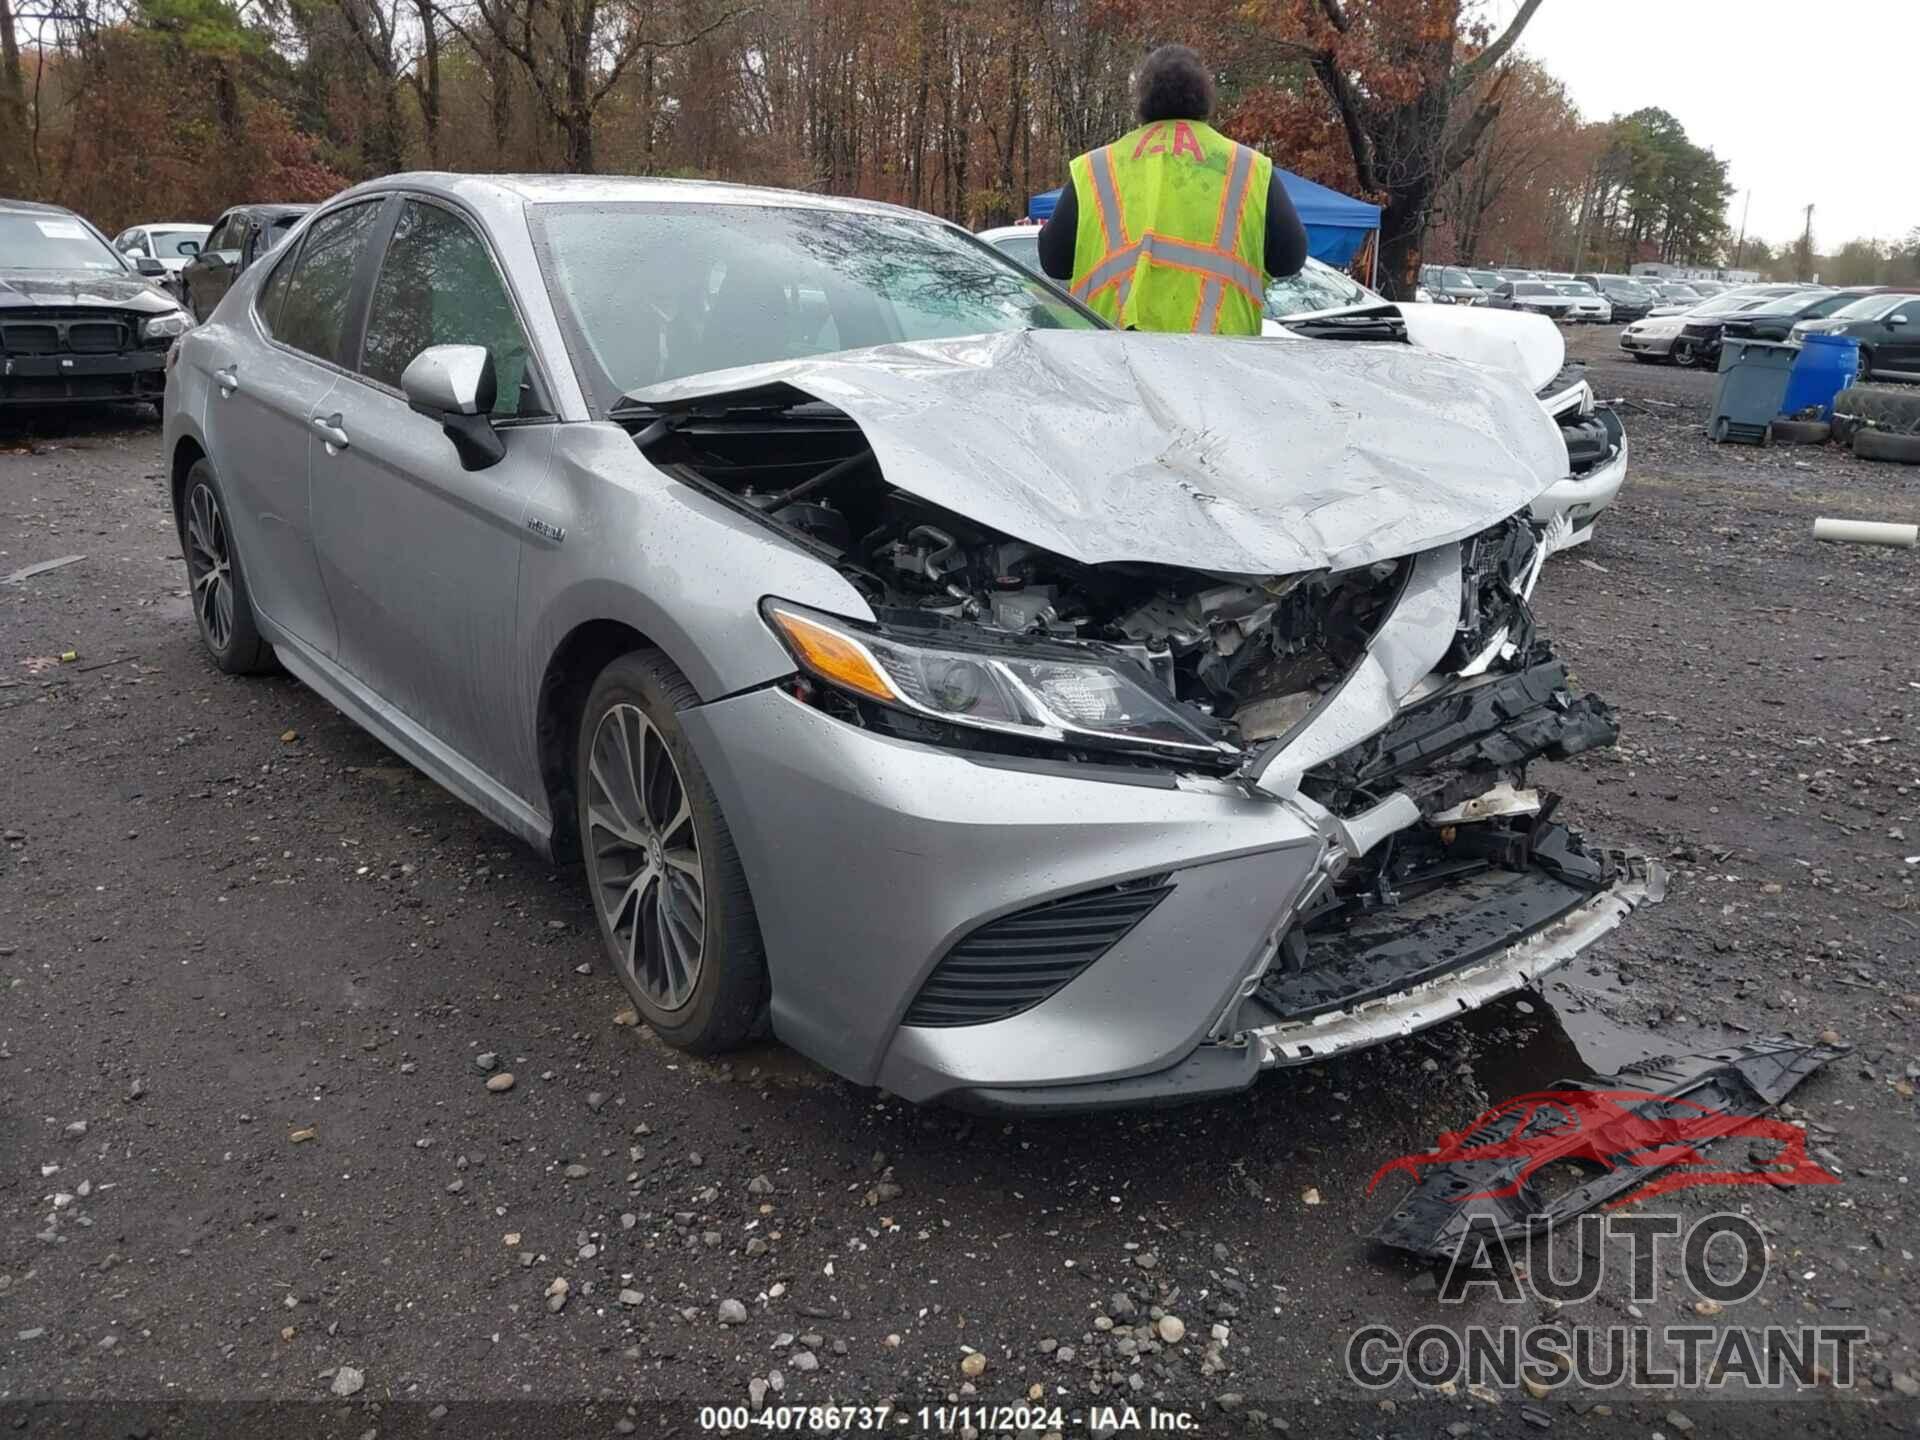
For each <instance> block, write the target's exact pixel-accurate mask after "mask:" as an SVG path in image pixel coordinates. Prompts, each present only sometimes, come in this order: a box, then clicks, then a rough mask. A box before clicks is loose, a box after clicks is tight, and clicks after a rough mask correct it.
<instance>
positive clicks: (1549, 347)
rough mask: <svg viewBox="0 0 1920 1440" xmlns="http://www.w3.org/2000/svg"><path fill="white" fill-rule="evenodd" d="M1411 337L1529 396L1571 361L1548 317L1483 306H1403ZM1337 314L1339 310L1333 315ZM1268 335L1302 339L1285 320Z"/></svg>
mask: <svg viewBox="0 0 1920 1440" xmlns="http://www.w3.org/2000/svg"><path fill="white" fill-rule="evenodd" d="M1395 308H1396V309H1398V310H1399V312H1400V318H1401V319H1403V320H1405V321H1406V322H1407V339H1408V340H1410V341H1412V342H1413V343H1414V344H1415V345H1418V346H1419V347H1420V348H1421V349H1422V350H1431V351H1433V352H1434V353H1436V354H1439V355H1450V356H1452V357H1453V358H1454V359H1455V360H1469V361H1472V362H1473V363H1474V364H1476V365H1488V366H1491V367H1492V368H1494V369H1496V370H1499V371H1502V372H1504V373H1505V374H1508V375H1511V376H1512V377H1513V378H1514V379H1516V380H1518V381H1519V382H1520V383H1521V384H1523V385H1525V386H1526V387H1527V390H1528V391H1529V392H1530V393H1536V392H1538V391H1539V389H1540V387H1541V386H1542V385H1545V384H1546V383H1547V382H1548V381H1549V380H1551V379H1553V377H1554V376H1556V375H1558V374H1559V373H1560V370H1561V367H1563V366H1564V365H1565V364H1566V363H1567V342H1566V339H1565V338H1564V337H1563V336H1562V335H1561V334H1560V330H1559V327H1558V326H1556V325H1555V324H1554V323H1553V321H1551V320H1549V319H1547V317H1546V316H1544V315H1534V314H1530V313H1528V312H1526V311H1523V310H1490V309H1488V308H1487V307H1486V306H1484V305H1473V306H1467V305H1400V306H1396V307H1395ZM1328 313H1338V312H1328ZM1261 333H1262V334H1264V335H1284V336H1286V337H1288V338H1290V339H1298V338H1299V337H1298V336H1296V335H1295V334H1294V332H1293V331H1291V330H1289V329H1287V328H1286V323H1285V322H1284V321H1274V320H1268V321H1266V322H1265V323H1264V324H1263V325H1262V326H1261Z"/></svg>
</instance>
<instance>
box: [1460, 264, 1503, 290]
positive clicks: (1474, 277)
mask: <svg viewBox="0 0 1920 1440" xmlns="http://www.w3.org/2000/svg"><path fill="white" fill-rule="evenodd" d="M1467 278H1468V279H1469V280H1471V281H1473V283H1474V284H1475V285H1477V286H1479V287H1480V288H1481V289H1482V290H1484V291H1486V292H1487V294H1489V295H1491V294H1492V293H1493V292H1494V289H1495V288H1496V287H1497V286H1498V285H1499V284H1500V279H1501V276H1500V272H1499V271H1498V270H1487V269H1482V268H1481V267H1479V266H1469V267H1467Z"/></svg>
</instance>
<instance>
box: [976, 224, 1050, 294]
mask: <svg viewBox="0 0 1920 1440" xmlns="http://www.w3.org/2000/svg"><path fill="white" fill-rule="evenodd" d="M980 238H981V239H982V240H984V241H986V242H987V244H989V245H991V246H993V248H994V249H996V250H998V251H999V252H1000V253H1001V254H1002V255H1008V256H1011V257H1012V258H1013V259H1015V260H1018V261H1019V262H1020V263H1021V264H1022V265H1024V266H1026V268H1027V269H1029V270H1031V271H1032V272H1033V273H1034V274H1036V275H1038V276H1039V277H1040V278H1041V279H1042V280H1045V281H1046V282H1047V283H1048V284H1050V285H1054V284H1058V283H1059V282H1057V281H1056V280H1054V279H1053V277H1052V276H1050V275H1048V274H1047V272H1046V271H1044V270H1042V269H1041V268H1040V227H1039V226H1038V225H996V226H994V227H993V228H992V229H990V230H982V231H981V232H980ZM1061 288H1063V289H1064V288H1065V287H1064V286H1062V287H1061Z"/></svg>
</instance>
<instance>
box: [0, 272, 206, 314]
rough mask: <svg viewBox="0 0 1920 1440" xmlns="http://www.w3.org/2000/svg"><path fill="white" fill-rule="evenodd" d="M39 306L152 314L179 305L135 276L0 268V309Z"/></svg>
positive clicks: (175, 307) (160, 312)
mask: <svg viewBox="0 0 1920 1440" xmlns="http://www.w3.org/2000/svg"><path fill="white" fill-rule="evenodd" d="M42 305H76V306H98V307H99V308H101V309H103V310H108V309H110V310H145V311H147V312H149V313H150V314H156V315H157V314H162V313H164V312H166V311H169V310H177V309H179V308H180V307H179V305H178V303H177V302H176V301H175V300H174V299H173V298H172V297H171V296H169V295H167V294H166V293H165V292H163V291H161V290H158V289H156V288H155V287H154V286H153V285H152V284H151V283H150V282H149V281H147V280H145V279H143V278H141V277H139V276H135V275H126V274H119V275H116V274H114V273H112V272H111V271H104V270H6V269H0V310H21V309H26V308H27V307H29V306H42Z"/></svg>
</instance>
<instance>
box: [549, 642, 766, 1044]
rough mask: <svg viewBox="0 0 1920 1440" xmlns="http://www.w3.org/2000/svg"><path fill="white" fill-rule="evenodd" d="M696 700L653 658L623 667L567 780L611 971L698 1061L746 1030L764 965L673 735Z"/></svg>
mask: <svg viewBox="0 0 1920 1440" xmlns="http://www.w3.org/2000/svg"><path fill="white" fill-rule="evenodd" d="M698 701H699V696H698V695H697V694H696V693H695V691H694V688H693V686H692V685H690V684H689V683H688V682H687V679H686V677H685V676H683V675H682V674H681V673H680V672H679V671H678V670H676V669H675V668H674V667H673V665H672V664H671V663H670V662H669V661H668V660H667V659H666V658H665V657H664V656H662V655H661V654H659V652H657V651H652V650H637V651H635V652H633V653H632V654H630V655H623V656H621V657H620V658H619V659H618V660H615V661H614V662H613V663H612V664H610V665H608V666H607V668H606V669H605V670H603V671H601V672H600V678H599V679H598V680H596V681H595V682H594V686H593V690H592V692H591V693H590V694H589V695H588V697H587V705H586V711H585V713H584V715H583V716H582V717H581V723H580V734H579V738H578V743H577V748H576V754H575V766H576V768H575V772H574V773H575V774H576V776H577V777H578V783H577V784H576V786H575V789H576V791H577V792H578V800H577V802H576V803H577V807H578V809H577V819H578V822H579V829H580V848H581V851H582V854H583V856H584V858H585V862H586V868H587V883H588V885H589V887H590V888H591V889H592V891H593V908H594V917H595V919H596V921H597V922H598V924H599V928H600V939H601V942H602V944H603V945H605V947H606V950H607V954H608V956H609V957H610V958H611V960H612V962H613V968H614V972H615V973H616V974H617V975H619V977H620V981H621V983H622V984H623V985H625V986H626V988H627V993H628V994H629V995H631V996H632V997H633V1002H634V1006H635V1008H636V1009H638V1010H639V1012H640V1014H641V1016H642V1017H643V1018H644V1019H645V1020H646V1021H647V1023H648V1024H649V1025H651V1026H653V1028H654V1029H655V1030H656V1031H657V1032H658V1033H659V1035H660V1037H661V1039H663V1040H665V1041H667V1042H668V1043H669V1044H671V1045H674V1046H677V1047H679V1048H680V1049H682V1050H690V1051H692V1052H694V1053H696V1054H707V1053H711V1052H713V1051H716V1050H725V1049H728V1048H730V1047H732V1046H735V1045H738V1044H740V1043H741V1042H742V1041H743V1040H746V1039H747V1038H748V1037H750V1036H751V1035H752V1034H753V1033H754V1030H755V1028H756V1026H757V1025H758V1023H759V1020H760V1016H761V1012H762V1010H763V1009H764V1007H765V1003H766V996H767V965H766V955H765V951H764V950H763V948H762V946H761V942H760V927H759V923H758V921H757V920H756V919H755V917H754V913H753V900H752V897H751V896H750V895H749V893H748V891H747V880H746V872H745V871H744V869H743V868H742V867H741V864H740V857H739V855H738V853H737V852H736V851H735V849H734V845H733V836H732V834H731V832H729V830H728V829H727V822H726V819H725V817H724V816H722V815H721V813H720V802H719V800H718V799H717V798H716V797H715V795H714V793H713V787H712V786H711V785H710V784H709V783H708V781H707V776H706V772H705V771H704V770H703V769H701V767H700V762H699V760H698V759H697V758H696V757H695V756H694V753H693V748H692V747H691V746H690V745H689V744H688V743H687V739H686V735H685V733H684V732H683V731H682V730H681V728H680V719H679V712H680V711H681V710H683V709H686V708H687V707H689V706H691V705H694V704H697V703H698Z"/></svg>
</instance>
